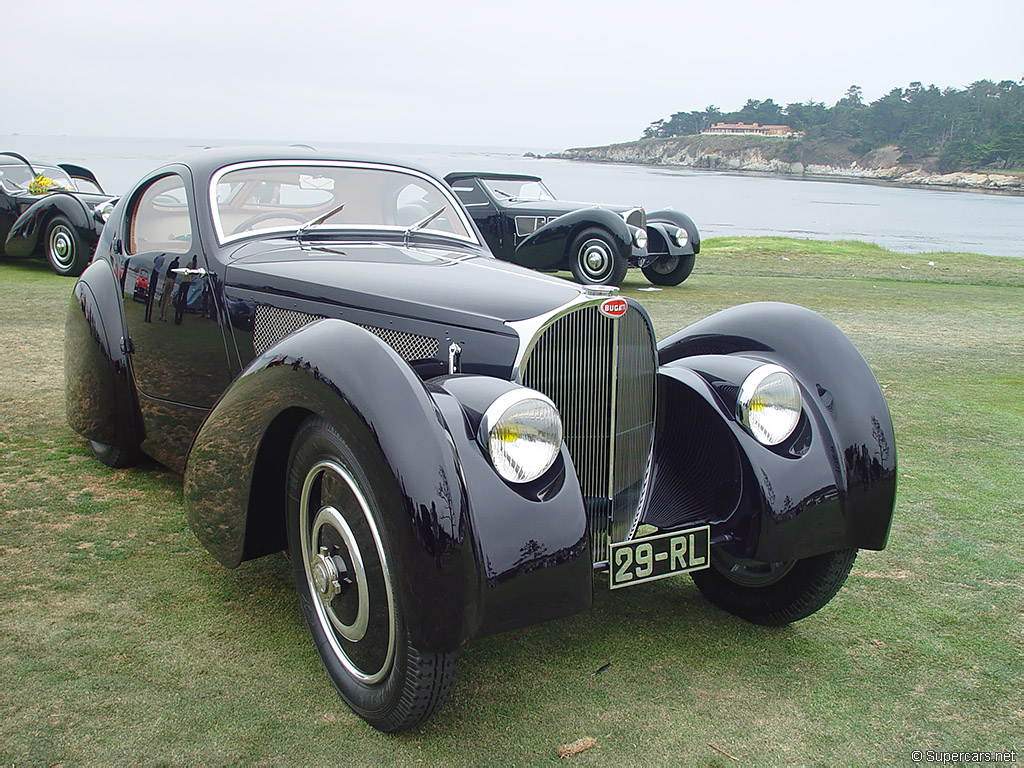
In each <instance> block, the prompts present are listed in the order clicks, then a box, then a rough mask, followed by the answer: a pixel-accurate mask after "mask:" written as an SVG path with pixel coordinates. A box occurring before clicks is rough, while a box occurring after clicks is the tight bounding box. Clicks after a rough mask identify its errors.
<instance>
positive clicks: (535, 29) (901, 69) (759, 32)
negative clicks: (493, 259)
mask: <svg viewBox="0 0 1024 768" xmlns="http://www.w3.org/2000/svg"><path fill="white" fill-rule="evenodd" d="M5 5H6V7H5V9H4V11H3V20H4V28H5V34H4V35H3V43H2V44H0V51H2V58H0V60H2V61H3V63H4V69H5V74H4V77H3V78H2V79H0V105H2V107H0V114H2V119H0V126H2V128H0V130H3V131H4V132H5V133H20V134H42V135H70V136H144V137H169V138H209V139H243V140H248V139H266V140H287V141H309V142H312V141H334V142H383V143H406V144H446V145H457V146H492V147H499V146H500V147H519V148H536V149H537V150H539V151H550V150H556V149H562V148H565V147H571V146H589V145H597V144H607V143H611V142H617V141H629V140H632V139H635V138H638V137H639V136H640V134H641V133H642V131H643V129H644V128H645V127H646V126H647V125H649V124H650V123H651V122H653V121H655V120H658V119H661V118H665V117H668V116H669V115H671V114H672V113H673V112H678V111H689V110H693V109H697V110H699V109H703V108H704V107H706V106H708V105H711V104H714V105H716V106H718V107H720V108H721V109H723V110H725V111H729V110H734V109H739V108H740V107H741V106H742V105H743V103H744V102H745V101H746V100H747V99H749V98H755V99H759V100H760V99H767V98H772V99H774V100H775V101H776V103H779V104H787V103H791V102H802V101H807V100H812V99H813V100H815V101H823V102H825V103H827V104H830V105H831V104H834V103H835V102H836V101H837V100H838V99H840V98H841V97H842V96H843V94H844V92H845V91H846V89H847V87H848V86H850V85H852V84H856V85H859V86H861V87H862V88H863V91H864V98H865V100H868V101H871V100H874V99H877V98H878V97H880V96H882V95H883V94H885V93H887V92H888V91H889V90H891V89H892V88H894V87H902V86H906V85H907V84H908V83H910V82H912V81H915V80H919V81H921V82H923V83H924V84H925V85H929V84H933V83H934V84H935V85H938V86H939V87H946V86H953V87H957V88H962V87H964V86H966V85H968V84H970V83H971V82H974V81H975V80H979V79H983V78H987V79H991V80H996V81H999V80H1006V79H1012V80H1017V81H1020V79H1021V78H1022V77H1024V43H1022V42H1021V41H1022V40H1024V0H971V2H963V0H955V1H951V0H930V1H929V0H857V2H842V3H833V2H829V1H828V0H786V2H770V1H769V0H764V1H763V2H751V1H750V0H730V1H729V2H717V3H708V2H699V3H697V2H685V1H683V0H669V1H668V2H663V1H662V0H650V1H648V2H632V3H631V2H624V1H623V0H615V2H605V0H591V1H590V2H559V1H558V0H507V1H506V2H489V1H488V0H472V1H463V0H453V1H450V2H449V1H448V0H431V2H422V1H421V2H417V3H412V2H408V1H407V0H385V1H384V2H372V0H363V1H362V2H358V3H356V2H351V0H336V1H335V2H330V1H327V0H324V1H323V2H321V1H319V0H278V1H277V2H267V1H266V0H249V1H248V2H246V3H230V4H227V3H223V4H222V3H220V2H217V1H216V0H205V2H203V1H200V0H177V1H173V2H172V1H167V0H165V2H159V3H155V2H150V0H100V1H99V2H85V1H84V0H74V1H73V2H69V1H68V0H44V1H43V2H31V1H30V2H9V3H6V4H5Z"/></svg>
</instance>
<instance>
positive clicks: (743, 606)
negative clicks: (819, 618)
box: [691, 547, 857, 626]
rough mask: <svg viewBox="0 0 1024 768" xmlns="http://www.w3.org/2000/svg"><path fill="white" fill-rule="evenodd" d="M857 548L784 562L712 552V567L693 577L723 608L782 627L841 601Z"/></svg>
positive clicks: (747, 617)
mask: <svg viewBox="0 0 1024 768" xmlns="http://www.w3.org/2000/svg"><path fill="white" fill-rule="evenodd" d="M856 559H857V550H856V549H840V550H837V551H835V552H827V553H825V554H823V555H816V556H814V557H807V558H804V559H802V560H791V561H788V562H781V563H759V562H755V561H753V560H746V559H744V558H740V557H735V556H733V555H731V554H729V553H728V552H727V551H726V550H725V549H724V548H722V547H716V548H714V549H712V550H711V567H710V568H707V569H705V570H702V571H694V572H693V573H692V574H691V576H692V577H693V581H694V583H695V584H696V585H697V587H698V589H700V591H701V592H702V593H703V594H704V596H705V597H706V598H707V599H708V600H710V601H711V602H712V603H714V604H715V605H717V606H718V607H719V608H722V609H723V610H726V611H728V612H729V613H732V614H734V615H736V616H739V617H740V618H743V619H746V620H747V621H749V622H752V623H754V624H764V625H767V626H781V625H783V624H789V623H790V622H793V621H797V620H799V619H802V618H805V617H807V616H810V615H811V614H812V613H814V612H815V611H817V610H819V609H820V608H822V607H823V606H824V605H825V604H826V603H828V601H829V600H831V599H832V598H833V597H835V595H836V593H837V592H838V591H839V588H840V587H842V586H843V583H844V582H845V581H846V577H847V576H849V574H850V569H851V568H852V567H853V561H854V560H856Z"/></svg>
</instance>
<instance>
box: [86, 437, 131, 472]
mask: <svg viewBox="0 0 1024 768" xmlns="http://www.w3.org/2000/svg"><path fill="white" fill-rule="evenodd" d="M89 449H90V450H91V451H92V455H93V456H95V457H96V460H97V461H99V462H100V463H101V464H106V465H107V466H108V467H113V468H114V469H124V468H125V467H134V466H135V465H136V464H138V463H139V459H140V458H141V457H142V451H140V450H139V448H138V446H135V447H132V448H121V447H120V446H117V445H107V444H106V443H100V442H97V441H96V440H90V441H89Z"/></svg>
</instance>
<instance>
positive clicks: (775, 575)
mask: <svg viewBox="0 0 1024 768" xmlns="http://www.w3.org/2000/svg"><path fill="white" fill-rule="evenodd" d="M796 562H797V561H796V560H778V561H775V562H769V563H765V562H761V561H759V560H750V559H748V558H745V557H738V556H736V555H733V554H730V553H729V552H726V551H725V550H724V549H722V548H721V547H716V548H714V549H712V550H711V565H712V567H713V568H714V569H715V570H716V571H718V572H719V573H720V574H722V575H723V576H724V577H725V578H727V579H728V580H729V581H731V582H733V583H734V584H739V585H740V586H743V587H767V586H769V585H770V584H775V583H776V582H778V581H781V580H782V578H783V577H784V576H785V575H786V574H787V573H789V572H790V571H791V570H792V569H793V566H794V565H796Z"/></svg>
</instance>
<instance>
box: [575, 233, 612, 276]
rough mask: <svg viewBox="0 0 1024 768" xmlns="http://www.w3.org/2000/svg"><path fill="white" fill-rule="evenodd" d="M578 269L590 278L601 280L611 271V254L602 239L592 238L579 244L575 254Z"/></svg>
mask: <svg viewBox="0 0 1024 768" xmlns="http://www.w3.org/2000/svg"><path fill="white" fill-rule="evenodd" d="M577 260H578V262H579V265H580V271H581V272H583V274H584V275H586V276H587V277H588V278H590V279H592V280H598V281H599V280H601V279H603V278H605V277H607V275H608V274H609V273H610V272H611V264H612V254H611V252H610V251H609V250H608V244H607V243H605V241H604V240H600V239H598V238H592V239H590V240H587V241H586V242H585V243H583V245H582V246H580V251H579V254H578V256H577Z"/></svg>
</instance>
